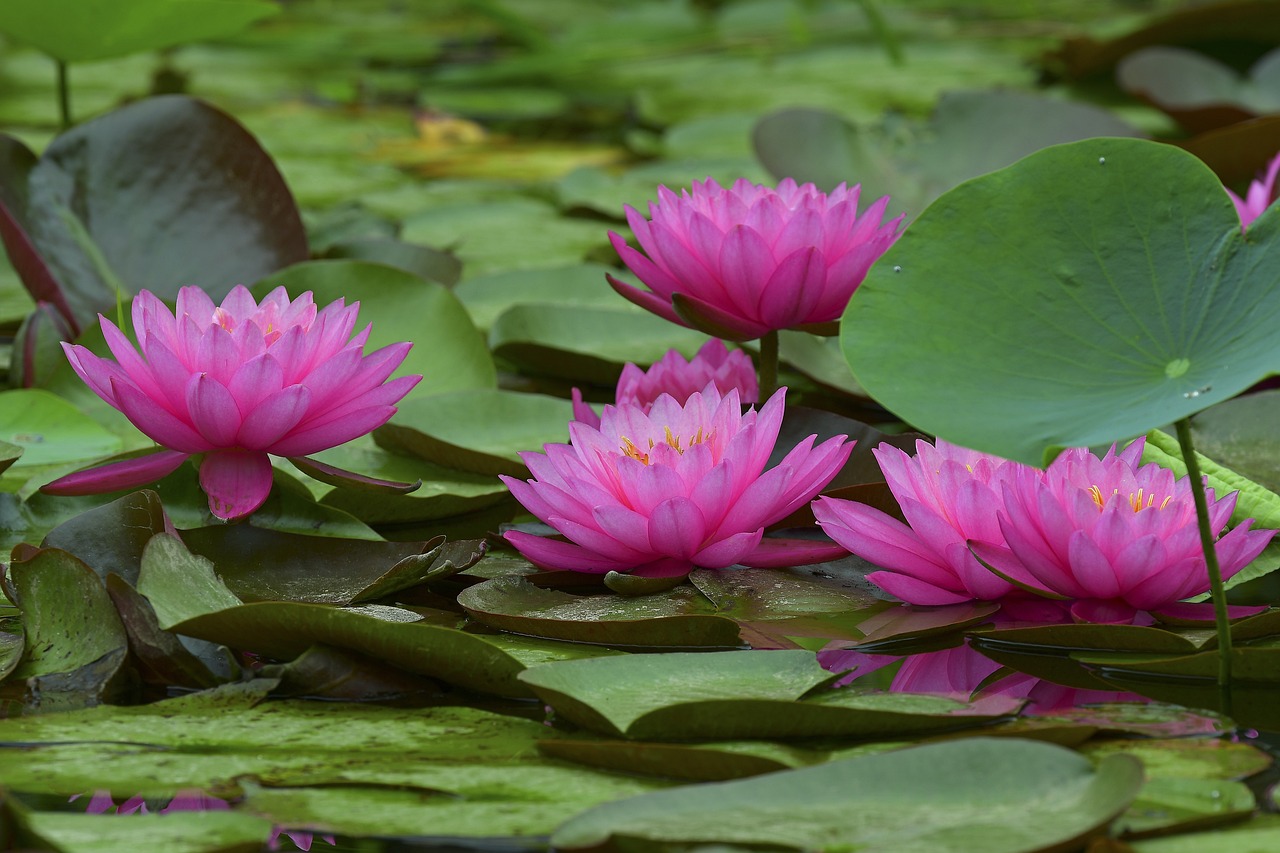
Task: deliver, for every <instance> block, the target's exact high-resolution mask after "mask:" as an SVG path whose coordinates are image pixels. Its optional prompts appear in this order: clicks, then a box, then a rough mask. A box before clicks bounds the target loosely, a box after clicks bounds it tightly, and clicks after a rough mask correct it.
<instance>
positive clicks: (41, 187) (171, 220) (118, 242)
mask: <svg viewBox="0 0 1280 853" xmlns="http://www.w3.org/2000/svg"><path fill="white" fill-rule="evenodd" d="M195 1H196V2H198V0H195ZM189 2H193V0H184V3H189ZM72 5H78V4H72ZM148 5H150V4H148ZM163 5H165V6H169V7H171V8H172V9H174V10H175V12H176V10H177V9H178V8H185V7H180V6H179V5H178V4H174V3H164V4H163ZM104 11H105V10H104ZM179 14H185V12H183V13H179ZM68 17H69V18H72V19H75V18H77V16H76V15H75V14H72V13H68ZM175 140H180V141H181V144H175ZM27 193H28V197H27V210H26V211H25V214H24V215H23V216H22V220H23V221H24V222H25V225H26V227H27V228H28V229H29V231H30V234H29V237H30V239H31V241H32V242H33V243H34V246H35V248H36V250H37V251H38V254H39V258H40V260H41V261H42V262H43V264H44V265H46V266H47V270H46V272H47V273H48V274H51V275H52V279H53V281H55V282H56V285H57V287H58V288H59V294H60V297H59V298H60V299H62V300H63V304H60V307H63V306H64V305H65V308H66V309H67V312H68V313H69V314H70V315H71V316H70V318H69V319H70V320H71V321H72V323H73V325H74V326H75V327H76V329H77V330H83V329H84V328H86V327H87V326H89V325H91V324H92V323H93V322H95V319H96V318H95V317H94V315H95V313H97V312H99V311H101V312H102V313H104V314H106V315H108V316H114V313H115V306H116V297H117V295H118V289H119V290H122V291H123V294H124V296H125V297H126V298H127V297H128V296H130V295H131V294H133V293H136V292H138V291H139V290H142V289H144V288H145V289H147V290H150V291H151V292H153V293H155V294H156V295H158V296H160V297H161V298H164V299H173V298H174V297H175V296H176V295H177V292H178V289H179V288H180V287H182V286H183V285H186V284H192V283H199V285H200V286H201V287H203V288H204V289H205V290H206V291H207V292H208V293H209V294H210V295H211V296H212V297H213V298H214V299H215V300H219V299H221V298H222V296H224V295H225V294H226V293H227V292H228V291H230V290H231V288H232V287H233V286H235V285H236V284H242V283H248V282H253V281H256V280H258V279H259V278H261V277H262V276H264V275H267V274H268V273H271V272H273V271H275V270H277V269H279V268H281V267H283V266H286V265H288V264H291V263H295V262H297V261H301V260H304V259H305V258H306V257H307V243H306V235H305V233H304V232H303V228H302V220H301V219H300V218H299V216H298V211H297V208H296V206H295V205H294V202H293V197H292V196H291V195H290V194H289V190H288V187H286V186H285V184H284V181H283V179H282V178H281V177H280V173H279V172H278V171H277V170H276V167H275V165H274V164H273V163H272V162H271V158H270V157H269V156H268V155H267V153H266V152H265V151H264V150H263V149H262V148H261V147H260V146H259V145H258V143H257V142H256V141H255V140H254V138H253V137H252V136H250V135H249V133H248V132H247V131H246V130H245V129H244V128H243V127H241V126H240V125H239V124H237V123H236V122H235V121H234V120H233V119H232V118H231V117H230V116H228V115H227V114H225V113H223V112H221V111H219V110H217V109H215V108H213V107H211V106H209V105H207V104H205V103H203V102H201V101H197V100H193V99H191V98H186V97H181V96H177V95H166V96H163V97H156V98H147V99H145V100H143V101H139V102H137V103H134V104H130V105H129V106H126V107H122V108H120V109H118V110H115V111H113V112H110V113H108V114H107V115H104V116H101V117H100V118H96V119H94V120H92V121H88V122H85V123H84V124H82V125H79V126H78V127H75V128H73V129H72V130H70V131H68V132H66V133H64V134H62V135H61V136H59V137H57V138H56V139H55V140H54V141H53V142H52V143H50V145H49V147H48V148H46V149H45V151H44V153H43V154H42V155H41V157H40V161H39V162H38V163H37V164H36V165H35V167H34V168H33V169H32V170H31V173H30V176H29V182H28V190H27ZM192 199H199V200H200V203H199V204H193V203H192ZM140 234H163V235H164V239H163V240H158V241H152V242H150V243H146V244H145V245H144V244H143V243H142V242H140V238H139V235H140ZM23 280H24V282H26V284H27V286H28V287H31V286H32V281H31V280H28V275H27V273H25V272H24V274H23ZM46 298H47V297H46Z"/></svg>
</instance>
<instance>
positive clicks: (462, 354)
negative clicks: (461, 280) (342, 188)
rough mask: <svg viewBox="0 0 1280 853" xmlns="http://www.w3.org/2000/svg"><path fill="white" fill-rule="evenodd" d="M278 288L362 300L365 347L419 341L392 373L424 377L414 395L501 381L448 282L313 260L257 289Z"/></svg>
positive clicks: (325, 300) (323, 298)
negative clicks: (367, 332) (366, 336)
mask: <svg viewBox="0 0 1280 853" xmlns="http://www.w3.org/2000/svg"><path fill="white" fill-rule="evenodd" d="M276 287H284V288H285V289H286V290H288V291H289V295H290V296H293V297H297V296H298V295H299V294H301V293H302V292H303V291H307V290H309V291H311V292H312V293H313V294H314V296H315V300H316V304H318V305H327V304H329V303H330V302H333V301H335V300H337V299H346V301H347V302H348V304H349V303H351V302H354V301H356V300H359V302H360V317H359V320H358V322H359V324H360V325H361V327H363V325H364V324H368V323H372V324H373V331H372V333H371V334H370V335H369V343H368V344H367V345H366V347H365V349H366V351H368V352H372V351H373V350H376V349H378V348H380V347H384V346H387V345H388V344H392V343H397V342H400V341H413V342H415V345H414V347H413V348H412V349H411V350H409V354H408V356H406V357H405V360H404V362H403V363H402V364H401V365H400V367H399V369H398V370H397V371H396V373H395V374H394V375H396V376H403V375H405V374H409V373H417V374H419V375H421V376H422V381H421V382H419V383H418V385H417V387H416V388H414V390H413V391H411V392H409V397H408V398H407V399H409V400H412V399H414V398H416V397H425V396H429V395H432V394H439V393H442V392H447V391H458V390H461V389H464V388H489V387H492V386H493V385H494V383H495V382H496V380H495V373H494V368H493V360H492V359H491V358H490V357H489V353H488V351H487V350H486V349H485V344H484V339H483V338H482V337H481V336H480V333H479V332H477V331H476V329H475V327H474V326H473V325H472V324H471V320H470V318H469V317H468V316H467V312H466V309H464V308H463V307H462V304H461V303H460V302H458V300H457V298H456V297H454V295H453V294H452V293H450V292H449V290H448V288H446V287H444V286H443V285H440V284H436V283H435V282H431V281H427V280H426V279H423V278H420V277H419V276H416V275H414V274H412V273H409V272H405V271H404V270H402V269H396V268H395V267H390V266H386V265H384V264H376V263H370V262H368V261H312V262H310V263H304V264H295V265H294V266H292V267H290V268H289V269H287V270H282V271H281V272H279V273H277V274H275V275H273V276H270V277H269V278H266V279H263V280H262V281H259V282H258V283H257V284H255V285H254V286H253V288H252V289H253V293H254V295H255V296H257V297H259V298H261V297H263V296H265V295H266V294H267V293H269V292H270V291H271V290H272V289H274V288H276ZM402 405H403V404H402ZM358 473H364V472H358Z"/></svg>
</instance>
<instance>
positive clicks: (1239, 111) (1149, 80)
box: [1116, 46, 1280, 133]
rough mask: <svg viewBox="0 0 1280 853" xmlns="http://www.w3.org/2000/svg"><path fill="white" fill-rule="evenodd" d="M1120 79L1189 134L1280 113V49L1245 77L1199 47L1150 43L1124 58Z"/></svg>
mask: <svg viewBox="0 0 1280 853" xmlns="http://www.w3.org/2000/svg"><path fill="white" fill-rule="evenodd" d="M1116 82H1118V83H1119V84H1120V87H1121V88H1122V89H1124V90H1125V91H1127V92H1129V93H1130V94H1134V95H1138V96H1139V97H1142V98H1143V99H1145V100H1146V101H1148V102H1150V103H1151V104H1153V105H1155V106H1156V107H1158V108H1159V109H1161V110H1163V111H1164V112H1166V113H1168V114H1169V115H1170V116H1172V117H1173V118H1174V119H1175V120H1176V121H1177V122H1178V124H1180V125H1182V127H1183V128H1184V129H1186V130H1187V131H1188V132H1189V133H1203V132H1204V131H1207V130H1213V129H1215V128H1218V127H1225V126H1227V125H1230V124H1234V123H1236V122H1239V121H1244V120H1246V119H1250V118H1254V117H1255V116H1259V115H1266V114H1268V113H1275V112H1280V51H1272V52H1271V53H1269V54H1267V55H1266V56H1264V57H1263V58H1262V59H1259V60H1258V61H1257V63H1255V64H1254V66H1253V68H1251V69H1250V70H1249V73H1248V74H1247V75H1246V76H1244V77H1241V76H1240V75H1239V74H1237V73H1236V72H1235V70H1234V69H1232V68H1229V67H1228V66H1226V65H1223V64H1222V63H1221V62H1218V61H1217V60H1215V59H1213V58H1212V57H1209V56H1205V55H1204V54H1202V53H1197V52H1196V51H1193V50H1187V49H1185V48H1180V47H1168V46H1153V47H1146V48H1143V49H1142V50H1138V51H1135V52H1133V53H1131V54H1129V55H1128V56H1127V57H1125V58H1124V60H1123V61H1121V62H1120V64H1119V65H1118V66H1117V67H1116Z"/></svg>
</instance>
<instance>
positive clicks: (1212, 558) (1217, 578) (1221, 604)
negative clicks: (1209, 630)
mask: <svg viewBox="0 0 1280 853" xmlns="http://www.w3.org/2000/svg"><path fill="white" fill-rule="evenodd" d="M1177 428H1178V446H1179V447H1180V448H1181V449H1182V461H1183V462H1185V463H1186V465H1187V479H1189V480H1190V481H1191V495H1192V497H1193V498H1194V499H1195V502H1196V522H1197V523H1198V524H1199V526H1200V547H1201V548H1202V549H1204V562H1205V566H1207V567H1208V569H1209V594H1210V595H1211V596H1212V597H1213V621H1214V626H1215V628H1216V629H1217V632H1218V692H1219V695H1220V696H1221V701H1222V708H1221V711H1222V713H1224V714H1227V715H1228V716H1229V715H1230V714H1231V622H1230V620H1229V618H1228V617H1227V593H1226V590H1224V589H1223V588H1222V572H1221V570H1219V568H1218V554H1217V552H1216V550H1215V549H1214V547H1213V530H1212V529H1211V528H1210V526H1209V503H1208V501H1207V500H1205V496H1204V477H1203V476H1201V474H1200V463H1199V461H1197V460H1196V450H1195V447H1193V446H1192V444H1191V421H1190V420H1188V419H1187V418H1182V419H1181V420H1179V421H1178V423H1177Z"/></svg>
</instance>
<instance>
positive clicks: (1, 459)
mask: <svg viewBox="0 0 1280 853" xmlns="http://www.w3.org/2000/svg"><path fill="white" fill-rule="evenodd" d="M22 453H23V449H22V448H21V447H19V446H18V445H16V444H10V443H9V442H7V441H0V473H3V472H4V471H5V469H7V468H8V467H9V466H10V465H12V464H13V463H14V462H17V461H18V459H19V457H21V456H22Z"/></svg>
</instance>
